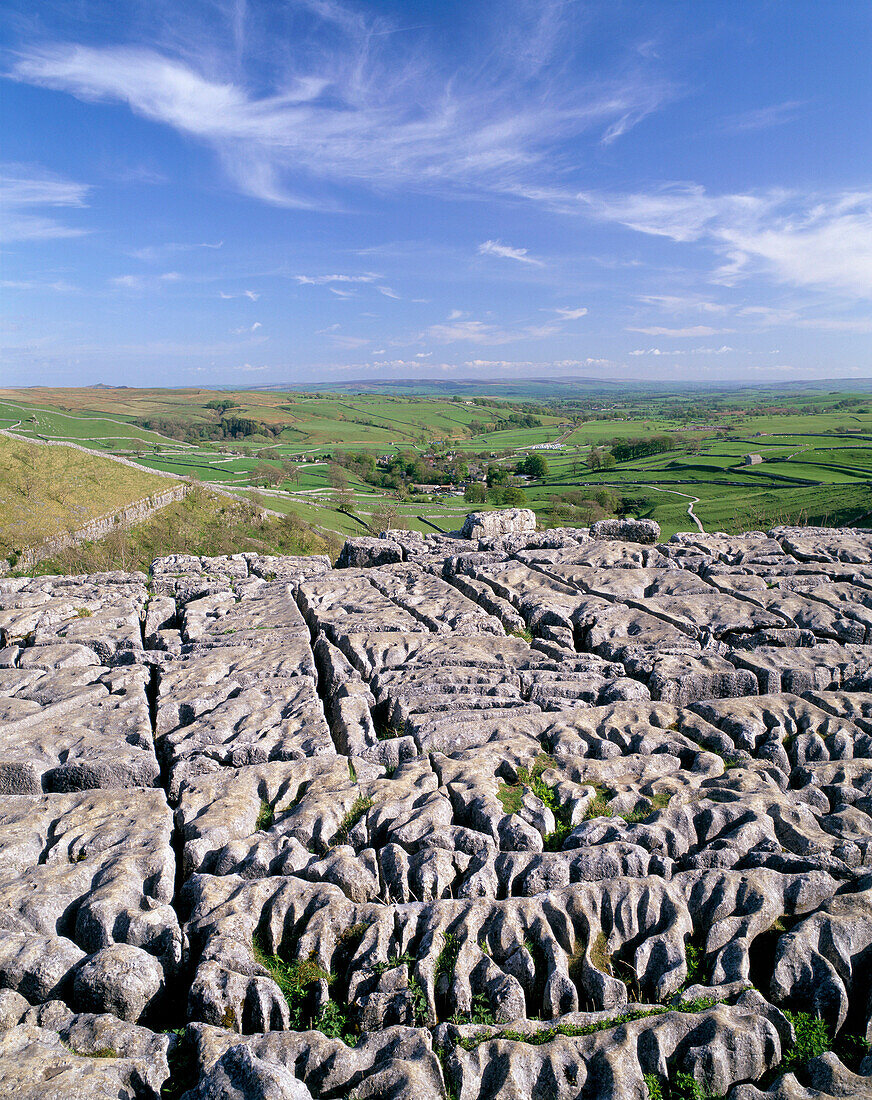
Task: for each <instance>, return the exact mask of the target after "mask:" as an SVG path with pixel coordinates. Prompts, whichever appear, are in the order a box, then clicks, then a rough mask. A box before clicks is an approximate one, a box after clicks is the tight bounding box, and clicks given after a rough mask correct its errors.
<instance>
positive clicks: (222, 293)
mask: <svg viewBox="0 0 872 1100" xmlns="http://www.w3.org/2000/svg"><path fill="white" fill-rule="evenodd" d="M218 297H219V298H224V299H225V300H226V301H230V299H231V298H248V300H249V301H250V302H256V301H257V300H258V298H259V297H260V294H259V292H258V291H256V290H241V291H239V293H238V294H231V293H229V292H228V291H226V290H219V291H218Z"/></svg>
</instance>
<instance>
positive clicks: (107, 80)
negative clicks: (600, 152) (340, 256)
mask: <svg viewBox="0 0 872 1100" xmlns="http://www.w3.org/2000/svg"><path fill="white" fill-rule="evenodd" d="M231 8H232V12H231V13H230V14H229V15H228V16H227V17H226V18H225V20H224V21H223V22H222V21H221V20H220V19H218V18H216V12H215V10H214V8H209V10H208V12H207V11H206V9H205V7H202V8H201V7H199V6H198V5H195V4H192V5H190V6H186V10H185V12H184V17H183V18H180V19H179V20H177V21H176V20H174V26H173V33H172V35H170V34H169V33H168V32H167V31H166V28H165V27H164V28H163V30H162V31H159V33H158V34H157V35H156V38H157V41H154V40H153V39H151V37H150V36H145V35H143V39H144V40H143V42H142V43H141V44H139V45H136V44H134V45H131V44H129V42H128V43H125V44H124V45H121V44H118V45H105V46H92V45H84V44H81V43H75V42H50V43H45V44H42V45H40V46H29V47H26V48H24V49H23V50H21V51H20V53H19V54H18V55H17V57H16V59H15V61H14V63H13V65H12V67H11V69H10V73H9V75H10V76H12V77H13V78H14V79H16V80H19V81H23V82H27V83H30V84H34V85H38V86H40V87H46V88H52V89H57V90H60V91H64V92H67V93H69V94H71V95H73V96H76V97H77V98H79V99H81V100H85V101H88V102H97V103H123V104H126V105H127V106H128V107H129V108H130V110H131V111H132V112H134V113H135V114H136V115H138V116H140V117H142V118H146V119H148V120H150V121H154V122H158V123H161V124H163V125H166V126H169V127H172V128H173V129H174V130H176V131H177V132H178V133H180V134H182V135H184V136H185V137H188V138H191V139H193V140H196V141H199V142H203V143H206V144H207V145H209V146H210V147H211V148H213V149H214V150H215V152H216V153H217V155H218V157H219V158H220V162H221V164H222V165H223V167H224V169H225V171H226V173H227V175H228V176H229V178H230V179H231V180H232V181H233V183H234V184H235V185H236V186H237V187H238V188H239V189H240V190H242V191H243V192H245V193H246V194H249V195H253V196H256V197H257V198H259V199H262V200H264V201H265V202H269V203H274V204H277V205H282V206H288V207H294V206H296V207H313V206H316V207H328V208H330V207H333V208H341V207H342V206H343V204H344V201H345V200H344V199H343V198H341V197H340V195H339V194H338V192H337V193H334V194H333V195H332V196H331V195H330V194H329V193H328V191H327V189H326V188H325V186H324V185H325V184H337V185H340V184H341V185H344V186H348V185H349V184H350V185H357V186H363V187H366V188H378V189H385V188H391V189H398V188H406V189H414V190H418V191H425V192H430V193H433V192H447V191H449V190H450V191H451V192H452V193H454V194H458V193H463V192H466V193H476V192H478V193H480V192H482V191H487V192H490V193H494V192H501V193H505V192H511V193H514V192H515V191H516V190H517V187H518V186H519V185H520V184H521V183H528V184H529V183H530V182H531V181H533V180H535V179H536V178H538V177H540V176H542V175H543V174H545V175H549V174H550V167H551V164H552V163H553V156H552V154H553V152H554V150H555V148H556V147H557V146H559V144H560V143H561V142H562V141H565V140H566V139H568V138H571V137H575V136H577V135H581V134H585V133H590V135H591V138H592V140H594V141H595V140H596V137H597V134H598V133H599V134H601V135H602V141H604V142H606V143H610V142H613V141H615V140H616V139H617V138H618V137H620V136H622V135H623V134H625V133H626V132H627V131H628V130H629V129H630V128H631V127H632V126H634V125H636V124H637V123H638V122H639V121H640V120H641V119H643V118H644V117H646V116H647V115H648V114H650V113H651V112H652V111H655V110H657V109H658V107H659V106H661V105H662V103H663V102H665V100H667V99H668V98H669V97H670V96H671V94H672V90H671V88H670V86H669V84H668V82H667V81H666V80H664V79H663V78H662V77H659V76H658V75H657V74H656V71H655V63H654V62H653V61H650V60H648V61H645V62H643V63H640V64H641V66H642V68H641V69H640V70H635V71H633V72H632V73H629V74H628V73H627V72H624V71H622V70H621V69H620V68H619V67H616V68H615V70H614V71H613V72H596V73H591V76H590V79H589V80H587V81H579V80H578V79H577V77H573V76H572V75H571V66H570V65H568V64H567V62H568V60H569V58H570V57H571V56H572V52H573V50H574V49H575V48H576V47H577V43H578V42H579V40H580V39H579V36H578V34H576V33H575V31H576V30H577V27H576V26H575V22H574V21H577V20H580V19H581V18H582V16H581V14H580V13H579V12H578V11H576V10H573V9H574V5H568V4H566V3H563V2H562V0H540V2H537V3H531V2H529V0H517V2H516V3H515V4H514V6H513V10H512V18H511V19H506V18H505V12H504V9H503V7H502V6H501V5H494V7H493V8H492V9H491V11H492V15H491V26H490V27H489V28H488V30H487V32H486V33H484V34H481V33H477V35H476V36H475V37H470V38H469V39H468V42H469V47H468V48H469V51H470V54H469V56H468V57H465V58H464V62H465V63H464V64H462V65H460V66H459V65H458V62H457V56H456V46H457V43H456V41H454V42H452V43H450V44H449V43H447V42H445V41H443V40H440V39H438V38H437V37H435V35H431V34H430V32H429V30H428V29H427V28H426V27H424V28H420V27H419V28H415V27H410V26H408V25H406V26H404V25H403V24H402V23H393V22H391V21H390V19H388V18H387V17H386V16H384V15H381V14H370V13H365V12H362V11H360V10H358V9H354V8H352V7H350V6H346V5H344V4H340V3H338V2H336V0H305V2H301V3H296V4H288V5H281V6H280V7H279V6H273V7H272V10H271V11H270V12H269V18H268V19H267V18H266V15H267V12H266V6H265V5H264V4H258V3H250V4H249V5H248V7H246V5H239V4H236V5H232V6H231ZM480 22H481V26H482V27H483V26H484V24H485V23H486V22H487V20H486V19H484V20H483V21H481V20H480ZM477 29H478V30H480V29H481V28H480V27H479V28H477ZM409 30H413V31H418V30H421V31H422V33H421V34H419V35H418V34H416V35H413V36H412V38H411V40H406V39H404V46H406V48H405V49H403V50H402V51H400V50H398V49H397V48H396V46H395V45H394V41H395V39H396V32H399V31H409ZM146 37H148V38H149V41H147V42H146V41H145V39H146ZM243 40H244V42H245V49H242V48H241V46H240V43H241V42H242V41H243ZM291 44H292V47H291ZM247 58H256V59H257V65H256V67H255V66H254V65H253V64H252V65H251V66H250V67H246V59H247Z"/></svg>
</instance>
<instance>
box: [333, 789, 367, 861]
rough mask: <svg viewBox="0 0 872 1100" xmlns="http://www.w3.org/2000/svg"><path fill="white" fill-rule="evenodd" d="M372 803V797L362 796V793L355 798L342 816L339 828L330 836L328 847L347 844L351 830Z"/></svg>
mask: <svg viewBox="0 0 872 1100" xmlns="http://www.w3.org/2000/svg"><path fill="white" fill-rule="evenodd" d="M373 805H374V799H372V798H364V797H363V796H362V795H361V796H359V797H358V798H356V799H355V800H354V802H353V804H352V806H351V809H350V810H349V811H348V813H347V814H346V815H345V817H343V819H342V822H341V824H340V826H339V828H338V829H337V830H336V832H335V833H334V834H333V836H332V837H331V838H330V847H331V848H335V847H336V846H337V845H339V844H347V843H348V837H349V835H350V834H351V830H352V829H353V828H354V826H355V825H356V824H357V823H358V821H360V819H361V818H362V817H363V816H364V814H365V813H366V812H367V811H368V810H370V809H371V808H372V807H373Z"/></svg>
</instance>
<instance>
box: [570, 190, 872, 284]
mask: <svg viewBox="0 0 872 1100" xmlns="http://www.w3.org/2000/svg"><path fill="white" fill-rule="evenodd" d="M576 198H577V200H578V204H577V206H576V207H575V210H576V212H579V211H585V212H587V213H588V214H590V215H591V216H593V217H596V218H599V219H602V220H605V221H611V222H618V223H620V224H622V225H624V226H626V227H627V228H629V229H634V230H636V231H637V232H639V233H646V234H649V235H652V236H657V237H667V238H669V239H671V240H673V241H676V242H678V243H684V244H687V243H702V244H704V245H708V246H710V247H711V248H713V249H714V250H715V252H717V253H718V254H719V255H720V256H721V257H722V263H721V265H720V267H719V268H718V269H717V270H716V271H715V272H714V273H713V275H712V279H713V281H715V282H721V283H723V284H724V285H726V286H733V285H735V284H737V283H738V282H740V281H741V280H742V279H743V278H746V277H748V276H750V275H753V274H763V275H765V276H767V277H769V278H772V279H774V280H775V281H776V282H780V283H787V284H790V285H793V286H799V287H824V288H826V289H828V290H831V291H836V292H839V293H842V294H848V295H851V296H854V297H858V298H870V297H872V190H859V191H848V192H838V193H833V194H802V193H799V192H797V191H787V190H768V191H760V192H749V193H736V194H723V195H712V194H709V193H708V192H707V191H706V190H705V188H703V187H701V186H699V185H696V184H681V185H670V186H664V187H661V188H658V189H657V190H655V191H650V192H639V193H628V194H601V193H600V194H597V193H583V194H580V195H578V196H576ZM554 201H555V202H558V200H557V199H555V200H554ZM559 203H560V208H561V209H564V210H568V209H570V208H571V206H570V204H569V202H568V199H567V196H565V195H564V196H562V198H561V199H560V200H559Z"/></svg>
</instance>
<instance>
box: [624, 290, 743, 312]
mask: <svg viewBox="0 0 872 1100" xmlns="http://www.w3.org/2000/svg"><path fill="white" fill-rule="evenodd" d="M638 299H639V301H640V302H644V303H645V305H648V306H656V307H657V308H658V309H662V310H665V311H667V312H669V313H697V312H698V313H726V312H728V310H729V306H725V305H722V304H721V303H720V302H710V301H707V300H706V299H704V298H696V297H693V296H691V295H679V294H639V295H638Z"/></svg>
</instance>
